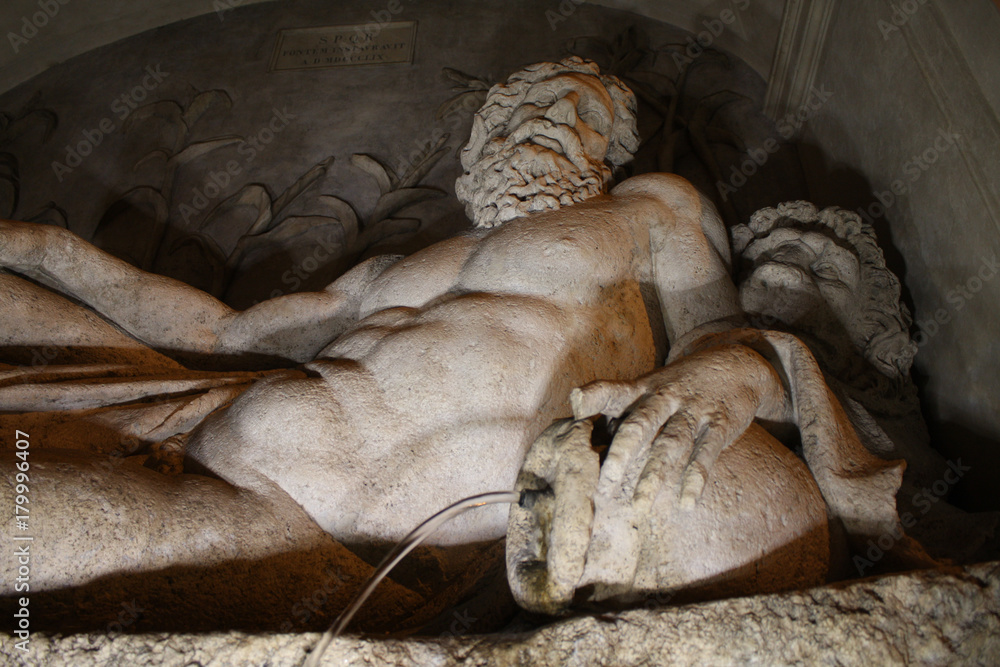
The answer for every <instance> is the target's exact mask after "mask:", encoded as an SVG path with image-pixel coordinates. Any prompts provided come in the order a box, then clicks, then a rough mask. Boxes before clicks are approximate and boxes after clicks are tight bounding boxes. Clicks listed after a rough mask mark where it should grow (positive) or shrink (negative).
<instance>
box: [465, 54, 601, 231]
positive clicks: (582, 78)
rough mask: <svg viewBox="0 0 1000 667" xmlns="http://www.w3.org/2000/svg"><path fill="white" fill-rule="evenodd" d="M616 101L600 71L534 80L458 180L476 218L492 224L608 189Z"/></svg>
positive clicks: (551, 207)
mask: <svg viewBox="0 0 1000 667" xmlns="http://www.w3.org/2000/svg"><path fill="white" fill-rule="evenodd" d="M614 108H615V107H614V102H613V100H612V99H611V95H610V94H609V93H608V91H607V89H606V88H605V87H604V84H603V83H602V82H601V80H600V79H599V78H598V77H596V76H592V75H589V74H579V73H563V74H558V75H556V76H553V77H550V78H548V79H545V80H544V81H539V82H537V83H534V84H532V85H531V86H530V87H529V88H528V90H527V93H526V95H525V97H524V98H523V99H522V101H521V102H520V103H519V104H518V105H517V106H516V107H514V108H513V109H512V111H511V113H510V116H509V117H508V118H507V121H506V123H505V124H504V125H503V130H502V131H501V132H499V133H497V134H496V135H495V136H493V137H492V138H491V139H489V141H488V142H486V143H485V144H484V145H483V147H482V150H481V152H480V154H479V156H478V159H477V160H476V161H475V162H474V163H473V164H472V165H471V167H470V168H469V171H468V173H466V174H464V175H463V176H462V177H461V178H459V179H458V181H457V182H456V184H455V190H456V193H457V194H458V196H459V199H461V200H462V201H463V202H465V203H466V211H467V212H468V213H469V216H470V217H471V218H472V219H473V221H474V222H475V224H476V225H477V226H479V227H493V226H495V225H498V224H501V223H504V222H507V221H508V220H512V219H514V218H518V217H521V216H524V215H528V214H530V213H534V212H541V211H549V210H554V209H558V208H561V207H563V206H568V205H571V204H573V203H575V202H581V201H584V200H586V199H589V198H590V197H593V196H596V195H599V194H603V193H604V190H605V188H606V186H607V183H608V182H610V180H611V169H610V167H608V166H607V165H606V164H605V163H604V158H605V156H606V155H607V152H608V146H609V144H610V137H611V135H612V127H613V126H614V120H615V115H614Z"/></svg>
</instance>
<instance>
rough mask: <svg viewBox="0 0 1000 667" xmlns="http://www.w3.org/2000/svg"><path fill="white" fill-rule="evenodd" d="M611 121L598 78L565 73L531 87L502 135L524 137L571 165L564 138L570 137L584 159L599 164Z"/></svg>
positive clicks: (570, 147) (608, 103)
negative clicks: (567, 160) (559, 156)
mask: <svg viewBox="0 0 1000 667" xmlns="http://www.w3.org/2000/svg"><path fill="white" fill-rule="evenodd" d="M614 121H615V111H614V102H613V101H612V99H611V95H610V94H608V91H607V89H606V88H605V87H604V84H603V83H601V81H600V79H598V78H597V77H595V76H591V75H589V74H578V73H568V74H560V75H558V76H554V77H552V78H551V79H546V80H545V81H540V82H538V83H535V84H533V85H532V86H531V88H529V89H528V93H527V95H526V96H525V98H524V101H523V102H521V104H520V105H519V106H518V107H517V108H516V109H514V113H513V114H512V115H511V117H510V120H508V121H507V131H506V133H505V134H506V135H507V136H511V135H513V134H515V133H518V134H521V135H524V137H525V140H527V141H530V142H532V143H534V144H536V145H538V146H542V147H544V148H546V149H549V150H553V151H555V152H557V153H559V154H560V155H563V156H565V157H567V158H570V159H571V160H572V161H573V162H574V163H575V162H576V161H575V160H573V159H572V157H571V154H572V151H573V149H574V148H575V146H576V144H575V142H569V141H567V139H566V137H567V135H568V134H574V135H576V137H577V139H578V140H579V144H580V147H581V148H582V149H583V153H584V154H585V155H586V156H587V158H589V159H590V160H592V161H596V162H602V161H603V160H604V157H605V156H606V155H607V152H608V144H609V139H610V137H611V128H612V127H613V125H614ZM567 144H569V145H567ZM578 166H579V165H578Z"/></svg>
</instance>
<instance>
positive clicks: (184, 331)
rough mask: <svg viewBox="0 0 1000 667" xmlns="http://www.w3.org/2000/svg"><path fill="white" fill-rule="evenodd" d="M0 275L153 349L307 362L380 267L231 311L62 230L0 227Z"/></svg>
mask: <svg viewBox="0 0 1000 667" xmlns="http://www.w3.org/2000/svg"><path fill="white" fill-rule="evenodd" d="M0 267H3V268H6V269H10V270H12V271H15V272H17V273H21V274H23V275H26V276H28V277H29V278H33V279H35V280H37V281H38V282H40V283H42V284H44V285H46V286H48V287H51V288H53V289H55V290H57V291H59V292H62V293H64V294H67V295H69V296H71V297H73V298H75V299H77V300H79V301H81V302H83V303H84V304H86V305H88V306H90V307H91V308H93V309H94V310H96V311H97V312H99V313H100V314H102V315H103V316H104V317H106V318H108V319H109V320H111V321H112V322H114V323H115V324H116V325H118V326H119V327H121V328H122V329H124V330H125V331H126V332H128V333H129V334H131V335H132V336H134V337H135V338H137V339H138V340H140V341H142V342H144V343H146V344H148V345H150V346H152V347H155V348H157V349H161V350H166V351H178V352H186V353H196V354H219V353H222V354H227V353H228V354H241V353H252V354H260V355H268V356H278V357H283V358H287V359H291V360H294V361H308V360H310V359H312V356H313V355H315V353H316V352H318V351H319V349H321V348H322V347H323V345H324V344H325V343H327V342H329V341H330V340H332V339H333V338H335V337H336V336H337V335H338V334H339V333H340V332H341V331H343V329H344V328H345V327H346V326H347V325H348V324H349V323H350V322H351V321H353V320H354V318H355V317H356V316H357V305H358V302H359V299H360V297H361V295H360V288H361V286H362V285H363V284H364V282H365V280H366V279H370V278H371V277H372V274H373V273H374V274H376V275H377V272H378V270H379V269H380V268H384V265H381V266H380V265H379V262H378V261H369V262H366V263H364V264H362V265H359V266H358V267H356V268H355V269H353V270H352V271H350V272H348V274H345V276H343V277H342V279H341V280H338V281H337V282H335V283H334V284H332V285H331V286H330V287H329V288H327V289H326V290H324V291H323V292H317V293H305V294H293V295H288V296H283V297H279V298H277V299H271V300H269V301H265V302H263V303H260V304H257V305H256V306H253V307H252V308H249V309H247V310H245V311H236V310H233V309H232V308H230V307H229V306H227V305H225V304H224V303H222V302H221V301H219V300H218V299H216V298H214V297H213V296H211V295H209V294H207V293H205V292H203V291H201V290H199V289H196V288H194V287H191V286H190V285H187V284H185V283H182V282H180V281H178V280H174V279H172V278H168V277H166V276H160V275H155V274H151V273H147V272H145V271H142V270H140V269H137V268H136V267H134V266H132V265H131V264H129V263H127V262H125V261H122V260H120V259H118V258H117V257H114V256H112V255H110V254H108V253H106V252H104V251H103V250H100V249H99V248H96V247H95V246H93V245H91V244H89V243H87V242H86V241H84V240H83V239H80V238H79V237H77V236H76V235H74V234H72V233H71V232H68V231H67V230H64V229H61V228H58V227H52V226H47V225H39V224H34V223H23V222H9V221H0ZM54 317H58V315H57V314H55V315H54ZM52 326H58V321H54V322H52Z"/></svg>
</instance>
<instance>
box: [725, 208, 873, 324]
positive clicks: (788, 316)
mask: <svg viewBox="0 0 1000 667" xmlns="http://www.w3.org/2000/svg"><path fill="white" fill-rule="evenodd" d="M743 257H744V260H749V261H750V262H751V263H752V264H751V267H750V268H749V269H748V270H745V272H744V275H743V276H742V279H741V281H740V304H741V305H742V307H743V310H744V311H745V312H747V313H749V314H752V315H755V316H761V317H762V318H764V319H765V320H766V319H769V318H774V319H776V320H779V321H781V322H784V323H785V324H788V325H790V326H794V327H796V328H798V329H801V330H804V331H809V332H813V333H816V334H818V335H820V336H821V337H822V338H824V339H827V340H830V338H831V335H833V336H836V335H837V334H841V335H842V334H843V333H846V334H847V335H848V337H849V339H850V340H851V341H855V340H857V338H858V336H860V334H861V326H862V322H861V313H862V311H861V309H862V308H863V306H864V304H862V303H860V301H861V300H860V299H859V295H860V286H861V267H860V264H859V262H858V258H857V256H856V255H855V254H854V253H853V252H852V251H851V250H848V249H847V248H845V247H843V246H841V245H839V244H838V243H837V241H835V240H834V239H833V238H832V237H831V236H828V235H826V234H823V233H821V232H814V231H809V232H803V231H801V230H797V229H789V228H782V229H776V230H774V231H773V232H771V233H770V234H769V235H768V236H766V237H764V238H762V239H758V240H755V241H753V242H752V243H751V244H750V245H749V246H747V248H746V250H745V251H744V252H743Z"/></svg>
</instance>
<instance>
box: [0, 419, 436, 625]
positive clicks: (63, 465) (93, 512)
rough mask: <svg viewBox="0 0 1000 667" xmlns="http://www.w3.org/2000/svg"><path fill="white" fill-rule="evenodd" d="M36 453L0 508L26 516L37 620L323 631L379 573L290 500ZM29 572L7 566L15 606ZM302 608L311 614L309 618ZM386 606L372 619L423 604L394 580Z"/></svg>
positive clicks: (117, 464)
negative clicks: (106, 616)
mask: <svg viewBox="0 0 1000 667" xmlns="http://www.w3.org/2000/svg"><path fill="white" fill-rule="evenodd" d="M29 441H30V438H29ZM20 451H25V450H20ZM27 451H28V452H29V454H27V455H26V456H25V457H24V458H26V459H27V463H28V464H29V466H28V471H27V473H26V478H25V477H22V478H21V479H22V480H26V481H22V482H20V483H21V484H23V485H24V486H22V487H21V488H18V487H17V484H18V483H19V482H18V479H17V477H16V475H17V473H18V471H17V470H16V469H15V462H18V461H19V459H18V458H15V456H14V453H13V452H11V451H8V452H7V454H6V455H5V456H4V461H3V463H2V464H0V471H2V474H0V477H2V482H0V502H2V504H3V506H4V507H7V508H9V509H11V510H12V511H13V508H14V506H15V503H16V502H19V503H21V504H23V507H24V508H25V509H26V510H27V514H26V515H25V518H23V519H22V520H23V521H24V524H23V525H20V526H19V525H17V524H12V529H13V530H14V536H16V537H20V538H28V537H30V538H33V539H31V540H27V539H21V540H18V541H16V542H12V543H11V544H14V545H16V546H17V547H20V548H27V549H28V553H29V554H30V556H28V557H27V560H28V566H29V568H30V594H31V605H32V614H33V618H34V617H35V616H34V615H35V614H37V617H38V619H39V622H44V618H46V617H47V618H48V619H49V622H51V623H52V624H54V625H57V626H58V625H59V623H60V622H69V623H73V622H75V621H76V620H78V619H77V618H71V619H67V618H65V616H66V612H67V610H72V612H73V613H72V616H73V617H77V616H79V615H80V614H82V613H85V612H84V611H80V610H78V609H74V607H76V606H78V605H79V604H80V600H86V601H87V603H86V605H85V607H86V608H87V611H86V613H89V614H90V615H91V616H92V617H96V618H97V619H98V621H100V619H101V618H102V616H101V614H103V613H110V614H112V616H111V618H113V617H114V616H113V614H114V613H116V612H115V610H116V608H117V611H120V610H121V607H120V605H121V603H122V602H125V603H129V604H133V605H137V606H138V607H141V608H142V609H144V610H146V612H145V617H146V621H147V625H145V626H139V629H141V628H142V627H146V628H147V629H155V628H164V629H168V628H189V629H206V628H210V627H216V628H218V627H227V626H228V627H273V629H276V630H277V629H282V628H284V629H285V631H288V630H291V629H305V628H316V627H317V624H319V627H322V625H323V624H324V623H325V622H329V621H330V620H331V619H332V617H333V616H335V614H336V613H337V612H338V611H339V610H340V609H342V608H343V607H344V606H345V605H346V604H347V603H348V602H349V600H350V597H351V596H352V595H353V594H354V592H356V591H357V589H358V588H359V587H360V585H361V583H362V582H363V581H364V580H365V578H366V577H367V576H368V575H369V574H370V572H371V568H370V567H369V566H367V565H366V564H364V563H363V562H362V561H360V560H359V559H358V558H357V557H356V556H354V555H353V554H351V553H350V552H349V551H347V549H346V548H344V547H343V546H341V545H340V544H338V543H336V542H335V541H333V540H332V539H331V538H330V537H329V536H328V535H327V534H326V533H324V532H323V531H322V530H321V529H320V528H319V527H318V526H316V525H315V523H313V522H312V520H310V519H309V517H308V516H307V515H306V514H305V512H304V511H303V510H302V509H301V508H300V507H299V506H298V505H297V504H296V503H295V502H294V501H292V500H291V498H289V497H288V496H287V495H286V494H284V493H283V492H281V491H280V489H275V491H274V492H273V493H259V492H254V493H251V492H248V491H246V490H243V489H239V488H236V487H234V486H232V485H230V484H228V483H226V482H224V481H222V480H219V479H214V478H210V477H205V476H201V475H191V474H184V475H176V476H166V475H161V474H159V473H156V472H153V471H152V470H149V469H147V468H143V467H142V466H141V465H140V463H139V462H138V461H137V460H135V459H134V458H132V459H122V458H117V459H116V458H112V457H105V458H100V457H92V456H86V455H80V454H74V453H72V452H65V451H55V452H54V451H45V450H43V449H37V450H35V449H34V443H32V444H31V447H29V449H28V450H27ZM23 467H24V466H22V468H23ZM25 487H26V488H25ZM18 496H22V497H21V498H18ZM24 500H28V502H27V503H24V502H23V501H24ZM11 548H12V549H13V547H11ZM18 568H19V564H18V560H17V559H16V558H14V557H10V558H5V559H3V560H2V561H0V573H2V574H0V581H2V584H0V585H2V589H0V594H2V595H3V596H14V597H16V596H17V595H18V594H23V591H18V590H17V589H16V585H17V577H18ZM317 591H318V592H317ZM10 599H11V598H7V601H9V600H10ZM303 599H308V600H309V605H310V606H311V609H312V611H311V612H309V613H306V612H304V611H303V606H302V600H303ZM380 600H381V601H375V604H374V605H373V607H372V609H371V610H369V611H368V612H367V613H368V619H369V620H368V623H369V625H371V624H376V625H377V624H378V623H379V622H380V620H379V619H382V620H385V619H388V618H390V617H395V616H397V615H398V614H400V613H405V611H406V610H407V609H412V608H413V607H415V606H418V605H419V604H420V602H421V600H420V598H419V596H416V595H415V594H413V593H412V592H410V591H408V590H406V589H404V588H402V587H399V586H398V585H395V584H393V583H392V582H389V587H388V589H386V592H384V593H382V594H380ZM6 604H7V602H5V601H4V599H3V598H0V606H6ZM296 605H298V606H296ZM104 607H107V608H108V610H109V611H107V612H104V611H101V610H102V609H103V608H104ZM60 611H61V613H62V614H63V616H64V618H63V619H62V621H59V622H57V621H56V620H55V619H56V618H57V617H58V615H59V613H60ZM296 614H298V616H296ZM306 616H308V617H310V618H305V617H306ZM309 620H311V622H308V623H307V622H306V621H309ZM106 623H107V621H106V620H104V621H102V622H100V623H99V625H100V624H106ZM32 627H33V628H35V627H36V626H35V623H34V622H33V623H32Z"/></svg>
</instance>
